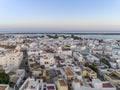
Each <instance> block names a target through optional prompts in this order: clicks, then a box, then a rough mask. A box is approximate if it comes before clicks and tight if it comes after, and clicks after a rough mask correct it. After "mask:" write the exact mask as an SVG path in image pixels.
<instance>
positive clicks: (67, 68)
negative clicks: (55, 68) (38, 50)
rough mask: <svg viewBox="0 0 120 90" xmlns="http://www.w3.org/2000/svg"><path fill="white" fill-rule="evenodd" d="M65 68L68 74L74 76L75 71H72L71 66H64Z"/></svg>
mask: <svg viewBox="0 0 120 90" xmlns="http://www.w3.org/2000/svg"><path fill="white" fill-rule="evenodd" d="M64 70H65V73H66V74H67V76H73V75H74V73H73V72H72V71H71V69H70V68H69V67H66V68H64Z"/></svg>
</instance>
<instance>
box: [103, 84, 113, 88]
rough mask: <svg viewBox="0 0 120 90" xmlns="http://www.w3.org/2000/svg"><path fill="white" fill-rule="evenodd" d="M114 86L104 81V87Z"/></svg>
mask: <svg viewBox="0 0 120 90" xmlns="http://www.w3.org/2000/svg"><path fill="white" fill-rule="evenodd" d="M111 87H113V86H112V85H111V84H110V83H103V88H111Z"/></svg>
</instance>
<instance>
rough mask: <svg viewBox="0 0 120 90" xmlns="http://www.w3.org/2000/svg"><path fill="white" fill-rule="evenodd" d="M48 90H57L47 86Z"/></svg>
mask: <svg viewBox="0 0 120 90" xmlns="http://www.w3.org/2000/svg"><path fill="white" fill-rule="evenodd" d="M47 89H48V90H55V88H54V86H47Z"/></svg>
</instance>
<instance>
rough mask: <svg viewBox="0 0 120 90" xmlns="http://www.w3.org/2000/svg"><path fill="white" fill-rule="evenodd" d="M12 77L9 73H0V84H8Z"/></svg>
mask: <svg viewBox="0 0 120 90" xmlns="http://www.w3.org/2000/svg"><path fill="white" fill-rule="evenodd" d="M9 80H10V77H9V75H8V74H6V73H4V72H2V73H0V84H8V83H9Z"/></svg>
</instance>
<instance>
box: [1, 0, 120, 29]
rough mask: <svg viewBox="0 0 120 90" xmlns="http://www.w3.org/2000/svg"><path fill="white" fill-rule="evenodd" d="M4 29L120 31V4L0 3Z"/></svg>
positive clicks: (73, 0) (111, 0)
mask: <svg viewBox="0 0 120 90" xmlns="http://www.w3.org/2000/svg"><path fill="white" fill-rule="evenodd" d="M0 28H1V29H0V30H4V29H6V30H8V29H13V28H14V29H16V30H18V29H28V28H30V29H34V28H35V29H37V30H38V29H42V30H43V29H47V30H48V29H50V30H52V29H54V30H58V31H59V30H120V0H0ZM8 31H9V30H8Z"/></svg>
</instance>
